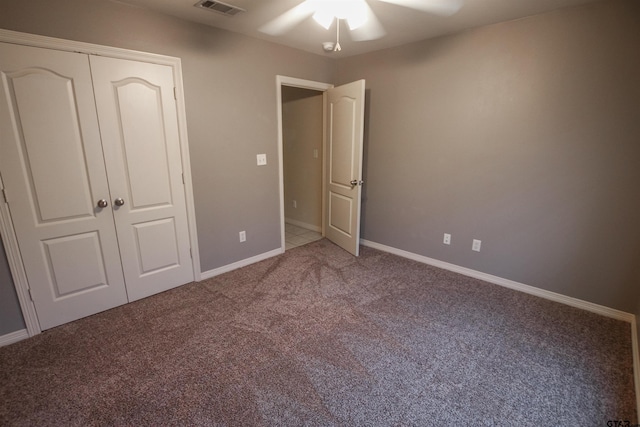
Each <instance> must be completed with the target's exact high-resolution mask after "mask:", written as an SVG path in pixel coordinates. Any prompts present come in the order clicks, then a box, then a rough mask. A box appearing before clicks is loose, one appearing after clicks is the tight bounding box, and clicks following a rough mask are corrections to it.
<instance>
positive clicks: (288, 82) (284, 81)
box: [276, 75, 334, 253]
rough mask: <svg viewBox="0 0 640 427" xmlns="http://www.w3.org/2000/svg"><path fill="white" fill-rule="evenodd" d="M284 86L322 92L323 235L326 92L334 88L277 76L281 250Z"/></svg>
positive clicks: (282, 237) (282, 235)
mask: <svg viewBox="0 0 640 427" xmlns="http://www.w3.org/2000/svg"><path fill="white" fill-rule="evenodd" d="M282 86H288V87H297V88H301V89H311V90H316V91H318V92H322V93H323V96H322V235H323V236H324V215H325V214H324V203H325V201H324V199H325V197H324V193H325V185H326V184H325V182H324V181H325V164H326V159H325V151H326V142H327V135H326V133H327V132H326V123H327V111H326V110H327V96H326V94H325V93H324V92H326V91H327V90H329V89H331V88H333V86H334V85H333V84H331V83H322V82H316V81H312V80H304V79H299V78H296V77H287V76H280V75H278V76H276V109H277V115H278V119H277V121H278V166H279V170H278V176H279V185H280V250H281V251H282V252H283V253H284V251H285V247H286V244H285V229H284V227H285V225H284V217H285V215H284V139H283V131H282Z"/></svg>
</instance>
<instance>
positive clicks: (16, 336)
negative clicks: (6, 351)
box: [0, 329, 29, 347]
mask: <svg viewBox="0 0 640 427" xmlns="http://www.w3.org/2000/svg"><path fill="white" fill-rule="evenodd" d="M27 338H29V332H27V330H26V329H21V330H19V331H15V332H11V333H10V334H6V335H2V336H0V347H3V346H5V345H9V344H13V343H14V342H18V341H22V340H24V339H27Z"/></svg>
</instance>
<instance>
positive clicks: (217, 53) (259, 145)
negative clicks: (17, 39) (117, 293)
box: [0, 0, 640, 333]
mask: <svg viewBox="0 0 640 427" xmlns="http://www.w3.org/2000/svg"><path fill="white" fill-rule="evenodd" d="M0 28H6V29H11V30H16V31H23V32H28V33H34V34H42V35H48V36H53V37H60V38H65V39H71V40H79V41H85V42H90V43H97V44H103V45H109V46H116V47H122V48H128V49H135V50H141V51H148V52H155V53H160V54H167V55H172V56H177V57H180V58H182V61H183V62H182V65H183V72H184V84H185V98H186V109H187V122H188V132H189V143H190V149H191V162H192V169H193V181H194V192H195V199H196V202H195V203H196V217H197V222H198V237H199V243H200V256H201V261H202V269H203V271H207V270H210V269H214V268H216V267H220V266H224V265H227V264H230V263H232V262H235V261H239V260H242V259H245V258H248V257H251V256H254V255H257V254H260V253H264V252H266V251H269V250H272V249H275V248H277V247H279V245H280V229H279V205H278V197H277V194H278V165H277V161H276V159H277V142H276V139H277V127H276V125H277V124H276V99H275V95H276V87H275V75H277V74H282V75H287V76H292V77H299V78H304V79H309V80H316V81H323V82H334V83H339V82H347V81H351V80H356V79H360V78H366V79H367V87H368V91H367V93H368V104H367V111H368V114H369V117H368V123H367V132H366V139H367V141H366V145H365V152H366V159H365V161H366V168H365V171H366V175H365V181H366V184H365V185H366V186H367V188H366V200H364V204H363V207H364V211H363V212H364V218H363V237H364V238H366V239H369V240H372V241H376V242H379V243H383V244H386V245H390V246H393V247H397V248H400V249H405V250H408V251H411V252H415V253H418V254H423V255H425V256H429V257H433V258H436V259H439V260H443V261H448V262H452V263H454V264H458V265H462V266H465V267H469V268H472V269H476V270H480V271H483V272H486V273H490V274H495V275H497V276H501V277H505V278H509V279H512V280H516V281H519V282H523V283H526V284H529V285H533V286H538V287H540V288H543V289H548V290H552V291H555V292H559V293H562V294H565V295H569V296H573V297H577V298H581V299H584V300H587V301H593V302H595V303H599V304H603V305H606V306H610V307H614V308H618V309H621V310H625V311H628V312H640V310H638V307H637V306H636V302H638V300H639V299H640V295H639V291H638V289H639V288H640V286H638V285H640V283H639V281H638V278H639V277H640V275H639V274H638V273H640V271H638V267H636V265H637V264H639V263H638V260H640V222H639V221H638V217H637V212H638V211H639V208H640V198H639V197H638V187H639V184H640V144H639V143H638V135H640V102H639V100H640V78H639V77H638V76H640V55H638V46H640V2H637V1H636V0H620V1H619V0H610V1H605V2H600V3H594V4H592V5H588V6H582V7H578V8H573V9H567V10H561V11H556V12H552V13H549V14H545V15H540V16H536V17H532V18H528V19H522V20H518V21H512V22H507V23H504V24H499V25H493V26H490V27H484V28H480V29H476V30H471V31H467V32H464V33H462V34H459V35H454V36H449V37H444V38H440V39H436V40H431V41H425V42H420V43H415V44H411V45H408V46H405V47H401V48H396V49H391V50H387V51H383V52H378V53H373V54H368V55H361V56H359V57H356V58H351V59H344V60H339V61H337V62H331V60H330V59H328V58H324V57H322V56H319V55H312V54H308V53H305V52H301V51H296V50H292V49H288V48H285V47H280V46H277V45H274V44H270V43H266V42H263V41H259V40H254V39H250V38H246V37H243V36H240V35H237V34H234V33H230V32H226V31H221V30H216V29H213V28H209V27H206V26H201V25H197V24H192V23H188V22H185V21H181V20H178V19H175V18H172V17H168V16H163V15H160V14H156V13H153V12H149V11H146V10H143V9H138V8H133V7H128V6H125V5H122V4H120V3H117V2H109V1H103V0H32V1H28V2H25V1H22V0H2V13H0ZM258 153H266V154H267V156H268V161H269V163H268V165H267V166H266V167H264V166H263V167H257V166H256V165H255V162H256V158H255V155H256V154H258ZM240 230H246V231H247V238H248V241H247V242H246V243H242V244H240V243H239V242H238V231H240ZM444 232H449V233H452V235H453V240H452V245H451V246H444V245H442V243H441V242H442V234H443V233H444ZM473 238H478V239H481V240H482V242H483V243H482V245H483V246H482V251H481V252H479V253H475V252H472V251H471V250H470V248H471V239H473ZM0 260H4V256H2V254H0ZM10 288H12V286H11V283H10V282H8V281H7V280H4V279H3V280H2V282H0V293H2V295H4V293H5V292H6V291H7V290H8V289H10ZM7 301H9V300H7ZM9 305H13V306H14V309H17V304H9ZM10 312H11V309H10V310H8V311H5V310H4V309H3V310H2V314H0V321H2V325H5V324H6V325H8V324H9V323H7V322H15V323H14V324H15V325H18V324H19V325H20V326H16V329H20V328H21V327H22V326H21V325H22V323H21V319H19V316H17V315H16V316H14V315H8V313H10ZM14 312H16V311H15V310H14ZM8 329H12V328H8ZM8 331H9V330H8ZM0 333H1V332H0Z"/></svg>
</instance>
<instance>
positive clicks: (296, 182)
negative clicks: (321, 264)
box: [282, 86, 323, 231]
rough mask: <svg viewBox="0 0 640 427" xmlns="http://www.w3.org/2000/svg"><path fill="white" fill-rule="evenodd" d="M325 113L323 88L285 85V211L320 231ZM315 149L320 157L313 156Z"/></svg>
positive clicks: (283, 133)
mask: <svg viewBox="0 0 640 427" xmlns="http://www.w3.org/2000/svg"><path fill="white" fill-rule="evenodd" d="M322 117H323V114H322V92H318V91H315V90H309V89H301V88H296V87H286V86H285V87H283V88H282V140H283V158H284V161H283V163H284V215H285V218H286V219H287V220H294V221H297V222H298V223H299V224H300V223H303V224H307V225H309V226H310V227H308V228H310V229H316V230H318V231H319V230H320V228H321V227H322V127H323V122H322ZM314 149H315V150H317V151H318V157H313V154H314V153H313V150H314ZM294 200H295V201H296V204H297V207H295V208H294V207H293V201H294Z"/></svg>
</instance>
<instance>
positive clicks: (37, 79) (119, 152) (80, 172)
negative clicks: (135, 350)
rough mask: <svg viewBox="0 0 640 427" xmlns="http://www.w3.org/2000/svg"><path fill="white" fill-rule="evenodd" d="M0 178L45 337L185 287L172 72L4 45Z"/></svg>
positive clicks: (186, 248)
mask: <svg viewBox="0 0 640 427" xmlns="http://www.w3.org/2000/svg"><path fill="white" fill-rule="evenodd" d="M0 78H1V81H0V83H1V84H0V104H1V105H0V173H1V174H2V180H3V183H4V186H5V191H6V196H7V202H8V205H9V210H10V212H11V218H12V223H13V227H14V230H15V232H16V236H17V239H18V244H19V247H20V254H21V257H22V260H23V264H24V267H25V271H26V275H27V280H28V282H29V287H30V293H31V296H32V299H33V302H34V305H35V308H36V312H37V315H38V320H39V322H40V326H41V328H42V329H48V328H51V327H54V326H57V325H60V324H63V323H66V322H69V321H72V320H75V319H78V318H81V317H84V316H88V315H91V314H94V313H97V312H100V311H103V310H106V309H109V308H112V307H115V306H117V305H120V304H124V303H126V302H127V301H133V300H136V299H139V298H143V297H145V296H148V295H152V294H154V293H157V292H161V291H164V290H166V289H169V288H172V287H175V286H178V285H181V284H184V283H187V282H189V281H192V280H193V269H192V265H191V259H190V241H189V233H188V224H187V217H186V203H185V191H184V185H183V176H182V166H181V158H180V140H179V134H178V129H177V116H176V104H175V99H174V93H173V87H174V82H173V72H172V69H171V67H168V66H163V65H155V64H149V63H139V62H136V61H129V60H121V59H114V58H106V57H94V56H89V55H85V54H80V53H72V52H62V51H56V50H49V49H41V48H34V47H26V46H18V45H12V44H6V43H0Z"/></svg>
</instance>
